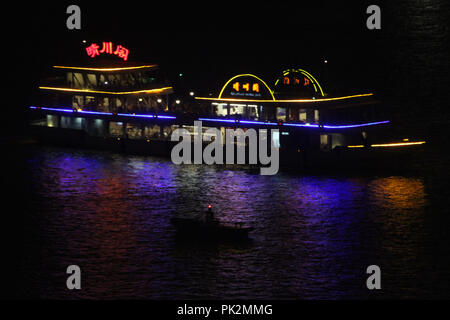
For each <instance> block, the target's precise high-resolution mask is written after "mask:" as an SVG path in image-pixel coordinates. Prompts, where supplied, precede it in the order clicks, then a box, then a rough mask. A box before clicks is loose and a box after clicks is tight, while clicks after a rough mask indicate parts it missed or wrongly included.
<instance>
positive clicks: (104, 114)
mask: <svg viewBox="0 0 450 320" xmlns="http://www.w3.org/2000/svg"><path fill="white" fill-rule="evenodd" d="M30 109H34V110H36V109H37V110H47V111H57V112H67V113H81V114H96V115H102V116H113V114H112V113H109V112H98V111H84V110H80V111H78V110H74V109H58V108H46V107H39V108H38V107H34V106H31V107H30ZM117 116H120V117H135V118H152V119H155V118H157V119H176V118H177V117H174V116H162V115H161V116H160V115H151V114H129V113H117Z"/></svg>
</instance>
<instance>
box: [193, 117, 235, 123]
mask: <svg viewBox="0 0 450 320" xmlns="http://www.w3.org/2000/svg"><path fill="white" fill-rule="evenodd" d="M198 120H200V121H215V122H230V123H236V122H237V121H236V120H230V119H208V118H198Z"/></svg>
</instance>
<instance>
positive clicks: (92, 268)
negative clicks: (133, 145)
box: [12, 146, 450, 299]
mask: <svg viewBox="0 0 450 320" xmlns="http://www.w3.org/2000/svg"><path fill="white" fill-rule="evenodd" d="M12 161H13V162H14V163H15V164H14V166H13V167H15V168H17V169H18V171H20V172H17V174H15V175H14V179H13V180H14V185H15V186H17V188H18V189H20V191H21V192H22V194H26V200H23V201H22V203H21V204H19V206H18V207H17V209H16V212H15V214H16V215H20V217H21V218H20V219H21V220H20V228H19V231H18V233H17V234H16V238H17V239H20V241H19V242H20V243H21V245H20V249H18V251H17V256H18V261H19V262H18V270H17V274H18V279H17V288H16V290H17V294H18V296H19V297H28V298H56V299H73V298H88V299H89V298H95V299H119V298H132V299H135V298H137V299H140V298H148V299H232V298H242V299H252V298H253V299H347V298H375V299H377V298H449V297H450V290H449V289H450V268H449V266H450V249H449V247H448V244H449V243H450V239H449V238H450V236H449V232H448V230H449V227H450V218H449V212H448V207H447V204H448V202H449V201H448V199H449V192H448V191H446V190H445V188H444V186H445V185H446V181H447V178H446V177H445V175H444V176H442V174H432V175H424V176H418V175H416V176H365V177H364V176H358V177H355V176H349V175H337V176H330V175H327V176H320V175H317V176H313V175H304V174H303V175H299V174H291V173H279V174H278V175H276V176H261V175H259V170H258V171H255V170H250V169H245V168H244V169H242V168H230V167H228V168H227V167H214V166H206V165H203V166H194V165H186V166H177V165H174V164H172V163H171V162H170V160H167V159H160V158H153V157H143V156H131V155H120V154H113V153H108V152H100V151H81V150H74V149H58V148H48V147H38V146H26V147H25V148H21V149H20V152H17V151H16V152H15V153H14V157H13V160H12ZM208 204H212V205H213V207H214V210H215V211H216V215H217V217H218V218H219V219H221V220H222V221H245V222H247V223H248V224H250V225H252V226H253V227H254V228H255V230H254V231H253V232H252V233H251V234H250V237H251V241H250V242H248V243H199V242H189V241H187V242H186V241H182V242H180V241H178V240H177V238H176V236H175V235H176V233H175V230H174V228H173V226H172V225H171V223H170V218H172V217H174V216H180V215H183V216H198V214H199V212H201V211H202V210H203V208H206V207H207V205H208ZM373 264H375V265H378V266H380V268H381V272H382V290H380V291H376V292H375V291H369V290H368V289H367V288H366V279H367V277H368V275H367V274H366V268H367V267H368V266H369V265H373ZM69 265H78V266H79V267H80V268H81V270H82V290H79V291H69V290H67V288H66V279H67V277H68V275H67V274H66V268H67V267H68V266H69Z"/></svg>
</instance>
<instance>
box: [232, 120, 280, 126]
mask: <svg viewBox="0 0 450 320" xmlns="http://www.w3.org/2000/svg"><path fill="white" fill-rule="evenodd" d="M239 122H240V123H244V124H247V123H248V124H267V125H269V126H277V125H278V123H273V122H263V121H247V120H241V121H239Z"/></svg>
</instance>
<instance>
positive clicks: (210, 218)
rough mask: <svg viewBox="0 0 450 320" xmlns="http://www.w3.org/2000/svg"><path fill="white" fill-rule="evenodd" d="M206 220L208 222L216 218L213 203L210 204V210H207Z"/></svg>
mask: <svg viewBox="0 0 450 320" xmlns="http://www.w3.org/2000/svg"><path fill="white" fill-rule="evenodd" d="M205 220H206V222H213V221H214V220H215V219H214V212H213V211H212V205H210V204H209V205H208V211H207V212H206V215H205Z"/></svg>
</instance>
